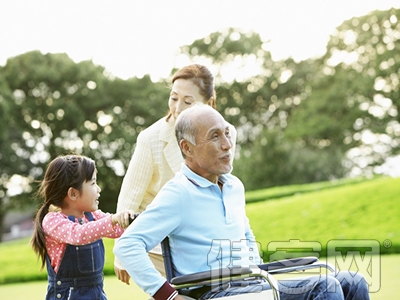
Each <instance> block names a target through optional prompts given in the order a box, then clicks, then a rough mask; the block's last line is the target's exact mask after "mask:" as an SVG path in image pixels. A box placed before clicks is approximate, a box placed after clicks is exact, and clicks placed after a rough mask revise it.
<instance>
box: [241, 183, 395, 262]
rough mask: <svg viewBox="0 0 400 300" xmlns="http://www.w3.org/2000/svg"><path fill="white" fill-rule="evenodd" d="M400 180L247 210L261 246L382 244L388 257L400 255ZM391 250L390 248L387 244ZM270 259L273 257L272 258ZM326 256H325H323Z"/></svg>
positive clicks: (298, 197)
mask: <svg viewBox="0 0 400 300" xmlns="http://www.w3.org/2000/svg"><path fill="white" fill-rule="evenodd" d="M399 194H400V178H379V179H374V180H369V181H363V182H361V183H358V184H352V185H344V186H340V187H336V188H330V189H325V190H321V191H319V192H313V193H302V194H299V195H294V196H291V197H286V198H280V199H278V200H269V201H264V202H257V203H252V204H249V205H247V214H248V216H249V219H250V223H251V226H252V229H253V231H254V234H255V236H256V238H257V241H258V242H259V243H260V244H261V247H262V249H263V251H265V252H269V251H268V250H269V249H268V244H269V243H270V242H277V241H279V242H281V241H289V240H291V239H292V240H300V241H301V242H312V241H313V242H314V241H315V242H318V243H320V244H321V246H322V248H323V249H325V248H326V245H327V243H328V241H330V240H336V239H367V240H377V241H378V242H379V243H380V244H381V245H382V246H381V249H380V250H381V252H382V253H400V227H399V226H398V218H399V215H400V205H399V204H398V201H397V198H398V195H399ZM386 240H389V241H390V242H391V246H390V247H389V248H385V247H384V246H383V242H384V241H386ZM267 254H268V253H267ZM322 254H323V253H322Z"/></svg>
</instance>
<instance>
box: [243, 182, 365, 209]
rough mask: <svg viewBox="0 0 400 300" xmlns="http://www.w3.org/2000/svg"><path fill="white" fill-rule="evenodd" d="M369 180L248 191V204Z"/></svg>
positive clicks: (316, 183)
mask: <svg viewBox="0 0 400 300" xmlns="http://www.w3.org/2000/svg"><path fill="white" fill-rule="evenodd" d="M366 180H368V179H366V178H363V177H359V178H344V179H338V180H333V181H323V182H315V183H308V184H298V185H287V186H277V187H271V188H266V189H260V190H255V191H247V192H246V202H247V203H253V202H258V201H265V200H269V199H279V198H283V197H289V196H293V195H299V194H303V193H310V192H316V191H321V190H324V189H329V188H334V187H339V186H344V185H351V184H355V183H360V182H363V181H366Z"/></svg>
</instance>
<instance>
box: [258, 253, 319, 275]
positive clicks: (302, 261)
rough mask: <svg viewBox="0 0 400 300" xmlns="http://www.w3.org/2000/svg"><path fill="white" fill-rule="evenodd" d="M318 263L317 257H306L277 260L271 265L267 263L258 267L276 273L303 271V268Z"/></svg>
mask: <svg viewBox="0 0 400 300" xmlns="http://www.w3.org/2000/svg"><path fill="white" fill-rule="evenodd" d="M317 261H318V258H317V257H314V256H306V257H296V258H290V259H282V260H277V261H274V262H271V263H265V264H261V265H258V267H259V268H260V269H262V270H264V271H267V272H270V273H274V271H277V270H282V271H283V270H284V269H286V268H290V269H301V267H302V266H306V265H311V264H313V263H315V262H317Z"/></svg>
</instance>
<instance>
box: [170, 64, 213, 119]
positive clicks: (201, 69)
mask: <svg viewBox="0 0 400 300" xmlns="http://www.w3.org/2000/svg"><path fill="white" fill-rule="evenodd" d="M178 79H184V80H191V81H192V82H193V83H194V84H195V85H197V86H198V87H199V89H200V95H202V96H203V97H204V99H206V101H207V103H206V104H208V105H210V106H211V107H212V108H214V109H216V108H217V100H216V98H217V96H216V93H215V89H214V75H213V74H212V73H211V72H210V70H209V69H208V68H207V67H205V66H203V65H199V64H193V65H188V66H185V67H183V68H182V69H179V70H178V71H176V72H175V74H174V75H173V77H172V83H174V82H175V81H176V80H178ZM171 115H172V114H171V112H168V115H167V121H168V120H169V118H170V117H171Z"/></svg>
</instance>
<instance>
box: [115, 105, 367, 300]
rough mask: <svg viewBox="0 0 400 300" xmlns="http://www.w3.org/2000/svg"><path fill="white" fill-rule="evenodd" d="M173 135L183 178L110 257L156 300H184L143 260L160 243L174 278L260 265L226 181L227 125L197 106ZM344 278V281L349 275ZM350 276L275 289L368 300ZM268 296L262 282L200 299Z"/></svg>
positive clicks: (238, 197)
mask: <svg viewBox="0 0 400 300" xmlns="http://www.w3.org/2000/svg"><path fill="white" fill-rule="evenodd" d="M175 133H176V137H177V141H178V143H179V146H180V149H181V151H182V155H183V157H184V164H183V165H182V168H181V171H180V172H178V173H177V174H176V176H175V177H174V178H173V179H171V180H170V181H169V182H167V183H166V184H165V186H164V187H163V188H162V189H161V191H160V192H159V193H158V194H157V196H156V198H155V199H154V201H153V202H152V203H151V204H150V205H149V206H148V207H147V209H146V211H145V212H143V213H142V214H141V216H140V217H139V218H137V220H135V222H133V224H132V225H131V226H130V227H129V228H128V229H127V230H126V231H125V233H124V234H123V235H122V237H121V238H120V239H119V241H118V242H117V243H116V245H115V247H114V254H115V255H116V257H117V258H118V259H119V260H120V261H121V262H122V264H123V265H124V267H125V268H126V270H127V271H128V273H129V275H130V276H131V277H132V279H133V280H134V281H135V282H136V284H137V285H138V286H139V287H141V288H142V289H143V290H144V291H145V292H147V293H148V294H150V295H151V296H152V297H153V298H154V299H156V300H159V299H160V300H161V299H176V300H178V299H184V298H183V297H181V296H180V295H178V294H177V292H176V291H175V290H174V289H173V288H172V287H171V286H170V285H169V284H168V282H167V281H166V279H165V278H163V277H162V276H161V275H160V273H159V272H157V270H156V269H155V268H154V266H153V265H152V263H151V261H150V259H149V258H148V256H147V251H149V250H151V249H152V248H153V247H154V246H156V245H157V244H159V243H160V242H161V241H162V240H163V239H164V238H165V237H166V236H169V239H170V246H171V255H172V258H173V262H174V267H175V270H176V272H177V274H176V275H182V274H190V273H194V272H200V271H207V270H210V269H214V268H218V267H221V264H223V265H222V267H237V266H239V264H240V265H242V266H254V265H257V264H260V263H262V261H261V258H260V256H259V253H258V250H257V249H258V248H257V245H256V242H255V237H254V235H253V232H252V230H251V228H250V225H249V220H248V218H247V216H246V212H245V198H244V187H243V184H242V183H241V181H240V180H239V179H238V178H237V177H235V176H233V175H231V174H230V172H231V170H232V160H231V156H232V155H233V154H232V153H231V147H232V141H231V137H230V132H229V124H228V123H227V122H226V121H225V120H224V118H223V117H222V116H221V115H220V114H219V113H218V112H217V111H216V110H214V109H212V108H210V107H208V106H206V105H203V106H202V107H196V109H193V108H188V109H186V110H185V111H184V112H182V113H181V114H180V115H179V117H178V119H177V121H176V125H175ZM233 243H234V244H235V249H236V248H237V247H238V245H241V246H242V247H241V248H240V251H235V253H234V256H235V257H234V258H233V257H232V252H233V251H232V248H233V247H232V245H233ZM243 243H244V244H243ZM353 275H354V276H355V277H353ZM340 276H341V275H340ZM347 276H348V277H347V278H350V277H349V275H348V273H347ZM351 276H352V277H351V278H352V280H349V281H350V282H348V281H346V280H342V279H343V278H344V277H343V278H334V277H333V276H325V277H322V278H320V277H319V276H317V277H315V278H314V277H309V278H307V280H300V279H299V280H296V281H295V282H292V283H287V282H285V283H284V284H280V285H279V287H280V296H281V299H314V298H315V299H360V300H361V299H369V296H368V290H367V285H366V283H365V280H364V279H363V278H362V276H361V275H359V274H352V275H351ZM339 281H342V283H341V284H342V286H343V287H341V286H340V284H339ZM353 282H357V283H358V285H355V284H352V283H353ZM301 286H302V287H303V290H304V291H305V292H304V293H301V294H298V293H296V294H293V292H292V291H293V289H296V290H297V291H300V290H301ZM335 287H337V288H335ZM269 288H270V287H269V284H268V283H267V282H260V281H254V282H250V283H249V284H248V285H247V286H246V287H244V286H234V285H233V284H232V285H230V286H229V287H227V288H226V289H225V290H218V289H216V290H212V289H211V288H210V290H208V291H205V294H203V295H202V296H201V297H200V299H203V298H204V299H208V298H218V297H223V296H225V295H234V294H242V293H251V292H259V291H260V290H263V289H269ZM285 291H287V293H285ZM343 291H344V292H343ZM318 297H320V298H318Z"/></svg>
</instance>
